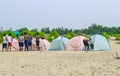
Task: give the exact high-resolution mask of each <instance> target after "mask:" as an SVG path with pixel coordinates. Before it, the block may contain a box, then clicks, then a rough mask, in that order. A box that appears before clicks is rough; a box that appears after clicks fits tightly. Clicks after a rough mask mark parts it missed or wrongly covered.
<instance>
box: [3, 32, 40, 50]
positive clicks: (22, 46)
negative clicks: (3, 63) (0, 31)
mask: <svg viewBox="0 0 120 76" xmlns="http://www.w3.org/2000/svg"><path fill="white" fill-rule="evenodd" d="M35 38H36V47H37V50H40V47H39V45H40V40H39V39H40V36H39V34H38V33H36V36H35ZM17 40H18V44H19V51H28V50H32V36H30V35H27V33H24V34H23V33H22V34H20V36H17ZM12 41H13V39H12V36H11V34H9V35H8V36H7V35H6V34H4V35H3V42H2V51H3V52H4V51H11V48H12Z"/></svg>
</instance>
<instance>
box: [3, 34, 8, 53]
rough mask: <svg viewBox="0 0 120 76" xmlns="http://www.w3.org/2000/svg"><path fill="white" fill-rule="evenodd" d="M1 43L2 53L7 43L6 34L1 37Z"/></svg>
mask: <svg viewBox="0 0 120 76" xmlns="http://www.w3.org/2000/svg"><path fill="white" fill-rule="evenodd" d="M2 40H3V42H2V51H3V52H4V51H7V42H8V39H7V36H6V34H4V35H3V39H2Z"/></svg>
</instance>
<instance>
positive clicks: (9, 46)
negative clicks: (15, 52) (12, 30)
mask: <svg viewBox="0 0 120 76" xmlns="http://www.w3.org/2000/svg"><path fill="white" fill-rule="evenodd" d="M7 39H8V50H9V51H11V48H12V37H11V34H9V35H8V37H7Z"/></svg>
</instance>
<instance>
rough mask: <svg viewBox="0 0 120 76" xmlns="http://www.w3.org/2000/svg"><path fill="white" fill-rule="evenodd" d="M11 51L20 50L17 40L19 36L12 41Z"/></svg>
mask: <svg viewBox="0 0 120 76" xmlns="http://www.w3.org/2000/svg"><path fill="white" fill-rule="evenodd" d="M11 51H17V52H18V51H19V42H18V40H17V38H14V39H13V41H12V48H11Z"/></svg>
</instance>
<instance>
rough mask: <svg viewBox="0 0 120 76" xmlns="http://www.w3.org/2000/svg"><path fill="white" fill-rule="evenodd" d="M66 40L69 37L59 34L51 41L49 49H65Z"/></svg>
mask: <svg viewBox="0 0 120 76" xmlns="http://www.w3.org/2000/svg"><path fill="white" fill-rule="evenodd" d="M68 41H69V39H67V38H65V37H63V36H60V37H58V38H56V39H54V40H53V41H52V43H51V45H50V48H49V50H56V51H57V50H65V49H66V44H67V43H68Z"/></svg>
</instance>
